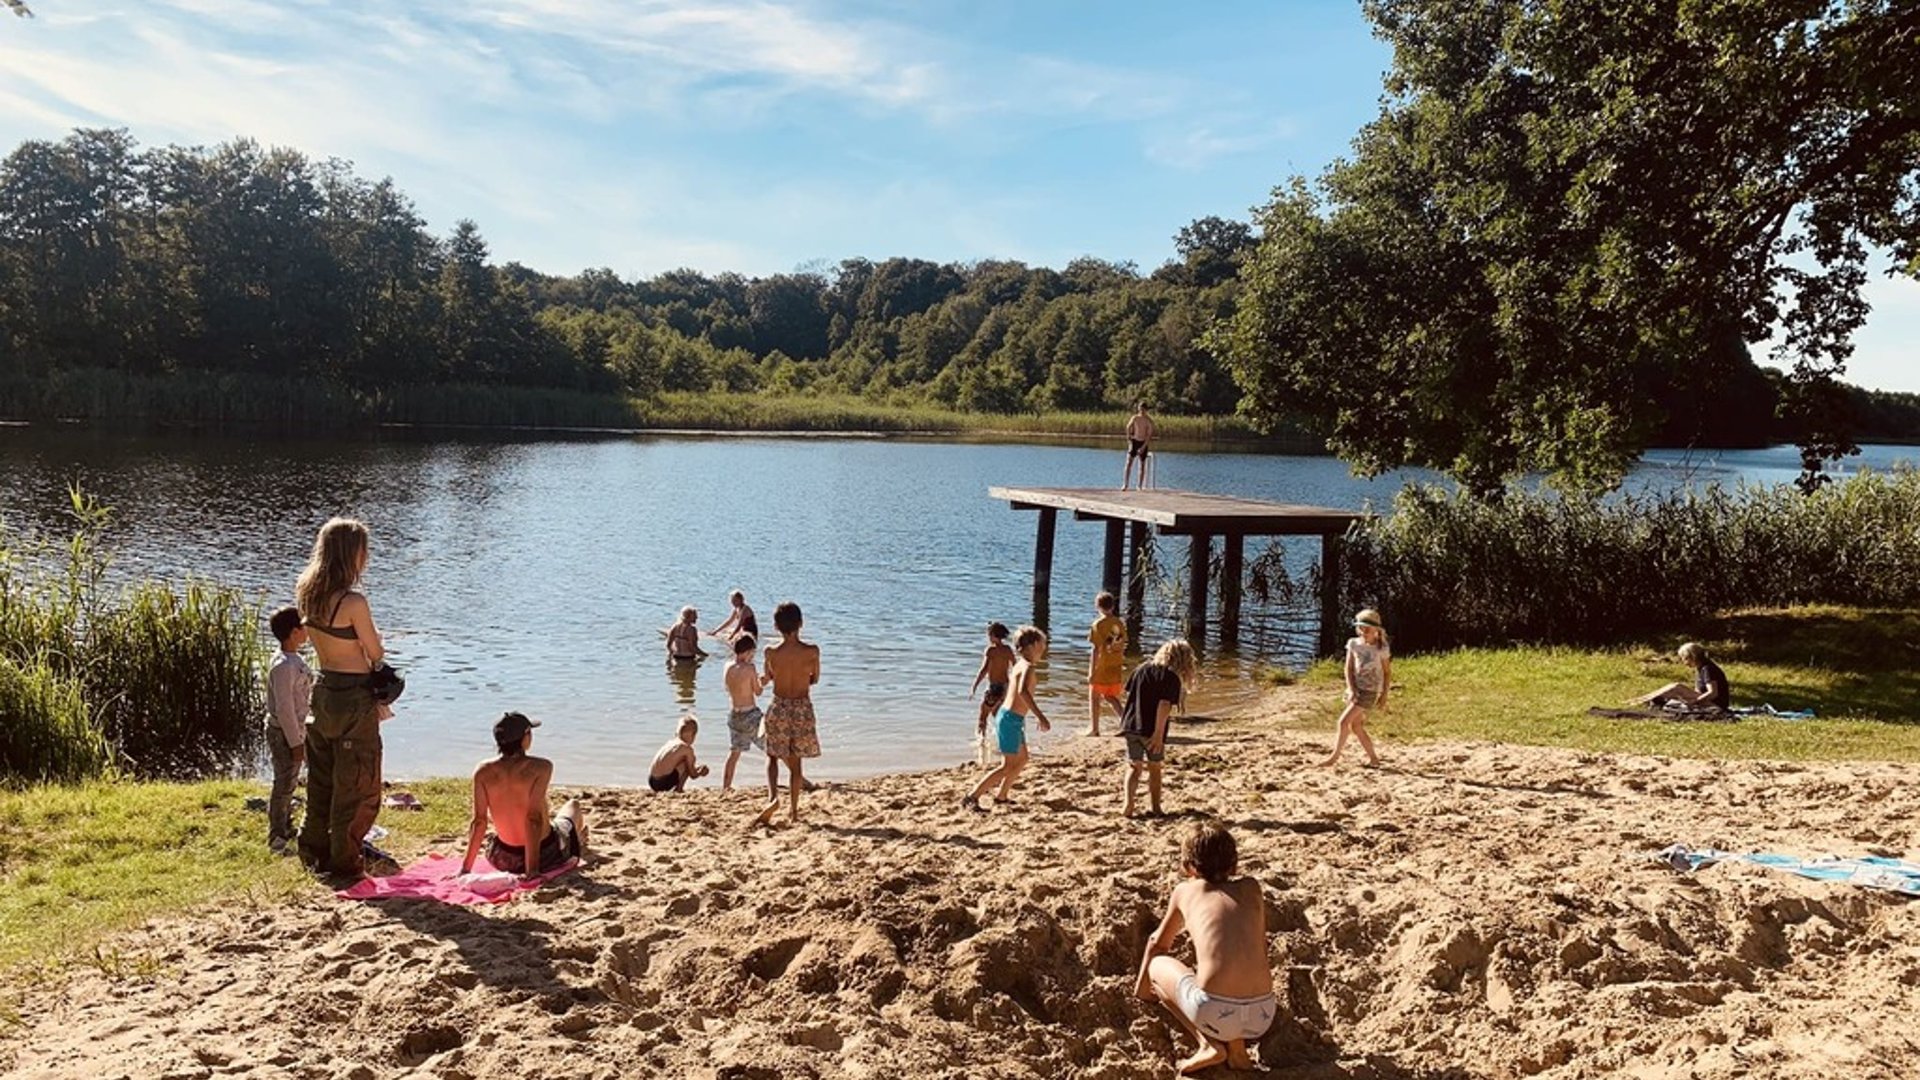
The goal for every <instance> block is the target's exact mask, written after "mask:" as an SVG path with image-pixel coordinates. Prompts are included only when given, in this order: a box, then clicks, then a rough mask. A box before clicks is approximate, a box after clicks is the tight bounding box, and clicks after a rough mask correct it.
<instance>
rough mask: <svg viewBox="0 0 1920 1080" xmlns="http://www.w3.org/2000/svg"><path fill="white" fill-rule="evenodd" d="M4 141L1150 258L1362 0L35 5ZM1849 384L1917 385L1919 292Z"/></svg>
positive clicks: (1250, 143)
mask: <svg viewBox="0 0 1920 1080" xmlns="http://www.w3.org/2000/svg"><path fill="white" fill-rule="evenodd" d="M34 6H35V8H36V11H37V14H38V16H39V17H38V18H36V19H34V20H31V21H27V20H12V19H8V20H5V21H4V22H0V145H5V146H11V145H12V144H14V143H16V142H18V141H19V140H21V139H24V138H34V137H58V136H59V135H61V134H63V133H64V132H65V131H67V130H69V129H71V128H73V127H75V126H81V125H105V126H113V127H125V128H128V129H129V130H130V131H131V132H132V133H133V134H134V136H135V137H136V138H138V139H140V140H141V141H142V142H144V143H148V144H154V143H167V142H184V143H213V142H219V141H221V140H224V139H227V138H231V137H233V136H235V135H251V136H253V137H255V138H258V139H260V140H261V141H263V142H268V143H274V144H281V145H287V146H294V147H298V148H299V149H301V150H304V151H306V152H307V153H308V154H310V155H313V156H315V157H339V158H345V159H348V160H350V161H352V162H354V163H355V165H356V166H357V167H358V169H359V170H360V171H361V172H362V173H363V174H367V175H373V176H382V175H391V176H392V177H393V178H394V179H395V180H396V181H397V182H398V183H399V185H400V186H401V187H402V188H403V189H404V190H405V191H407V192H408V193H409V194H410V195H411V196H412V197H413V198H414V200H415V201H416V203H417V204H418V206H419V208H420V211H421V213H422V214H423V215H424V216H425V217H426V218H427V219H428V221H429V223H430V225H431V226H432V227H433V228H434V229H435V230H436V231H440V232H445V231H447V230H448V229H449V228H450V227H451V226H452V224H453V222H454V221H455V220H457V219H459V218H462V217H470V218H473V219H474V220H475V221H477V222H478V223H479V224H480V226H481V229H482V232H483V233H484V234H485V235H486V237H487V238H488V240H489V242H490V243H491V245H492V247H493V250H494V253H495V256H496V257H497V258H500V259H502V260H506V259H514V260H519V261H521V262H524V263H526V264H528V265H530V266H533V267H536V268H538V269H541V270H546V271H549V272H554V273H570V272H573V271H575V270H579V269H582V268H584V267H588V266H608V267H611V268H613V269H614V270H615V271H617V272H619V273H621V274H623V275H627V276H637V275H646V274H652V273H656V272H659V271H661V270H667V269H671V268H674V267H679V266H691V267H695V268H697V269H701V270H705V271H709V272H717V271H721V270H739V271H742V272H745V273H749V274H765V273H772V272H776V271H782V270H789V269H792V268H794V267H796V266H799V265H803V264H807V263H810V262H813V261H815V260H828V261H837V260H839V259H841V258H844V257H847V256H852V255H864V256H868V257H872V258H881V257H886V256H889V255H915V256H921V257H925V258H932V259H940V260H949V259H975V258H987V257H1011V258H1019V259H1025V260H1027V261H1029V262H1034V263H1044V264H1050V265H1060V264H1063V263H1065V262H1066V261H1067V260H1068V259H1071V258H1073V257H1074V256H1076V255H1081V254H1093V255H1099V256H1101V257H1103V258H1111V259H1131V260H1134V261H1136V262H1138V263H1139V264H1140V265H1141V267H1142V268H1143V269H1149V268H1151V267H1153V266H1155V265H1158V264H1159V263H1160V262H1162V261H1163V260H1165V259H1166V258H1167V257H1168V256H1169V255H1170V254H1171V238H1172V236H1173V234H1174V232H1175V231H1177V230H1178V229H1179V227H1180V226H1181V225H1183V224H1185V223H1186V222H1188V221H1190V220H1192V219H1193V218H1196V217H1200V216H1203V215H1206V214H1222V215H1226V216H1245V215H1246V214H1247V212H1248V211H1249V210H1250V208H1252V207H1253V206H1254V205H1256V204H1258V203H1260V202H1262V201H1264V199H1265V198H1266V195H1267V193H1268V191H1269V190H1270V189H1271V188H1272V187H1274V186H1275V185H1276V184H1278V183H1280V182H1281V181H1283V180H1284V179H1285V178H1286V177H1288V176H1289V175H1291V174H1294V173H1308V174H1311V173H1315V172H1317V171H1318V170H1319V169H1320V168H1321V167H1322V166H1323V165H1325V164H1326V162H1327V161H1328V160H1330V159H1331V158H1332V157H1334V156H1335V155H1337V154H1339V153H1341V152H1342V151H1343V150H1344V149H1345V148H1346V145H1347V142H1348V140H1349V139H1350V138H1351V136H1352V134H1353V132H1354V131H1355V130H1356V129H1357V128H1358V127H1359V125H1360V124H1362V123H1363V122H1365V121H1366V120H1367V119H1368V118H1369V117H1370V116H1371V115H1372V114H1373V112H1374V109H1375V104H1376V101H1377V98H1378V96H1379V77H1380V72H1381V70H1382V69H1383V67H1384V66H1385V63H1386V51H1385V50H1384V49H1383V48H1382V47H1381V46H1380V45H1379V43H1378V42H1375V41H1374V40H1373V39H1372V38H1371V37H1370V36H1369V34H1368V32H1367V27H1366V24H1365V22H1364V21H1363V20H1362V19H1361V17H1360V14H1359V10H1358V5H1357V4H1355V3H1352V2H1343V0H1288V2H1284V3H1276V2H1272V0H1264V2H1242V0H1221V2H1210V3H1208V4H1205V5H1197V6H1189V5H1177V4H1168V3H1164V2H1157V0H1129V2H1121V0H1111V2H1105V3H1098V2H1092V0H1058V2H1049V0H1026V2H1024V3H1020V2H1013V0H692V2H687V3H667V2H657V0H414V2H412V3H398V2H388V3H373V2H368V0H326V2H320V0H140V2H134V0H35V5H34ZM1869 299H1870V300H1871V301H1872V302H1873V303H1874V305H1875V309H1876V310H1875V314H1874V316H1873V318H1872V320H1871V322H1870V323H1869V325H1868V327H1867V330H1866V331H1865V332H1864V333H1863V334H1862V335H1861V337H1860V342H1859V343H1860V352H1859V354H1858V355H1857V356H1856V358H1855V360H1854V362H1853V364H1852V368H1851V372H1850V377H1851V378H1853V379H1854V380H1855V381H1858V382H1861V383H1863V384H1865V385H1870V386H1884V387H1889V388H1894V389H1904V390H1920V362H1916V361H1917V360H1920V284H1915V283H1913V282H1910V281H1904V280H1902V281H1896V282H1888V281H1877V282H1876V283H1875V284H1874V285H1873V286H1872V288H1871V289H1870V290H1869Z"/></svg>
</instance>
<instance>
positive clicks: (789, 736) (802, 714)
mask: <svg viewBox="0 0 1920 1080" xmlns="http://www.w3.org/2000/svg"><path fill="white" fill-rule="evenodd" d="M800 623H801V619H800V605H799V604H796V603H794V602H793V601H791V600H789V601H787V602H786V603H783V604H781V605H780V606H779V607H777V608H774V609H773V628H774V629H775V630H778V631H780V644H778V645H774V646H772V647H770V648H768V649H767V676H766V680H767V681H768V682H770V683H772V684H773V704H772V705H771V706H769V707H768V708H767V716H766V740H767V808H766V809H765V810H762V811H760V816H759V817H756V818H754V819H753V823H754V824H755V825H769V824H772V823H773V815H774V811H776V810H779V809H780V763H781V762H783V761H784V762H786V763H787V801H788V811H787V820H788V821H799V820H800V789H801V787H802V786H804V785H805V784H806V781H805V780H803V779H801V776H800V760H801V759H802V758H810V757H819V756H820V734H819V729H818V727H817V725H816V723H815V721H814V718H813V696H812V690H813V684H814V683H817V682H819V681H820V646H818V645H812V644H809V643H807V642H804V641H801V640H800Z"/></svg>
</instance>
